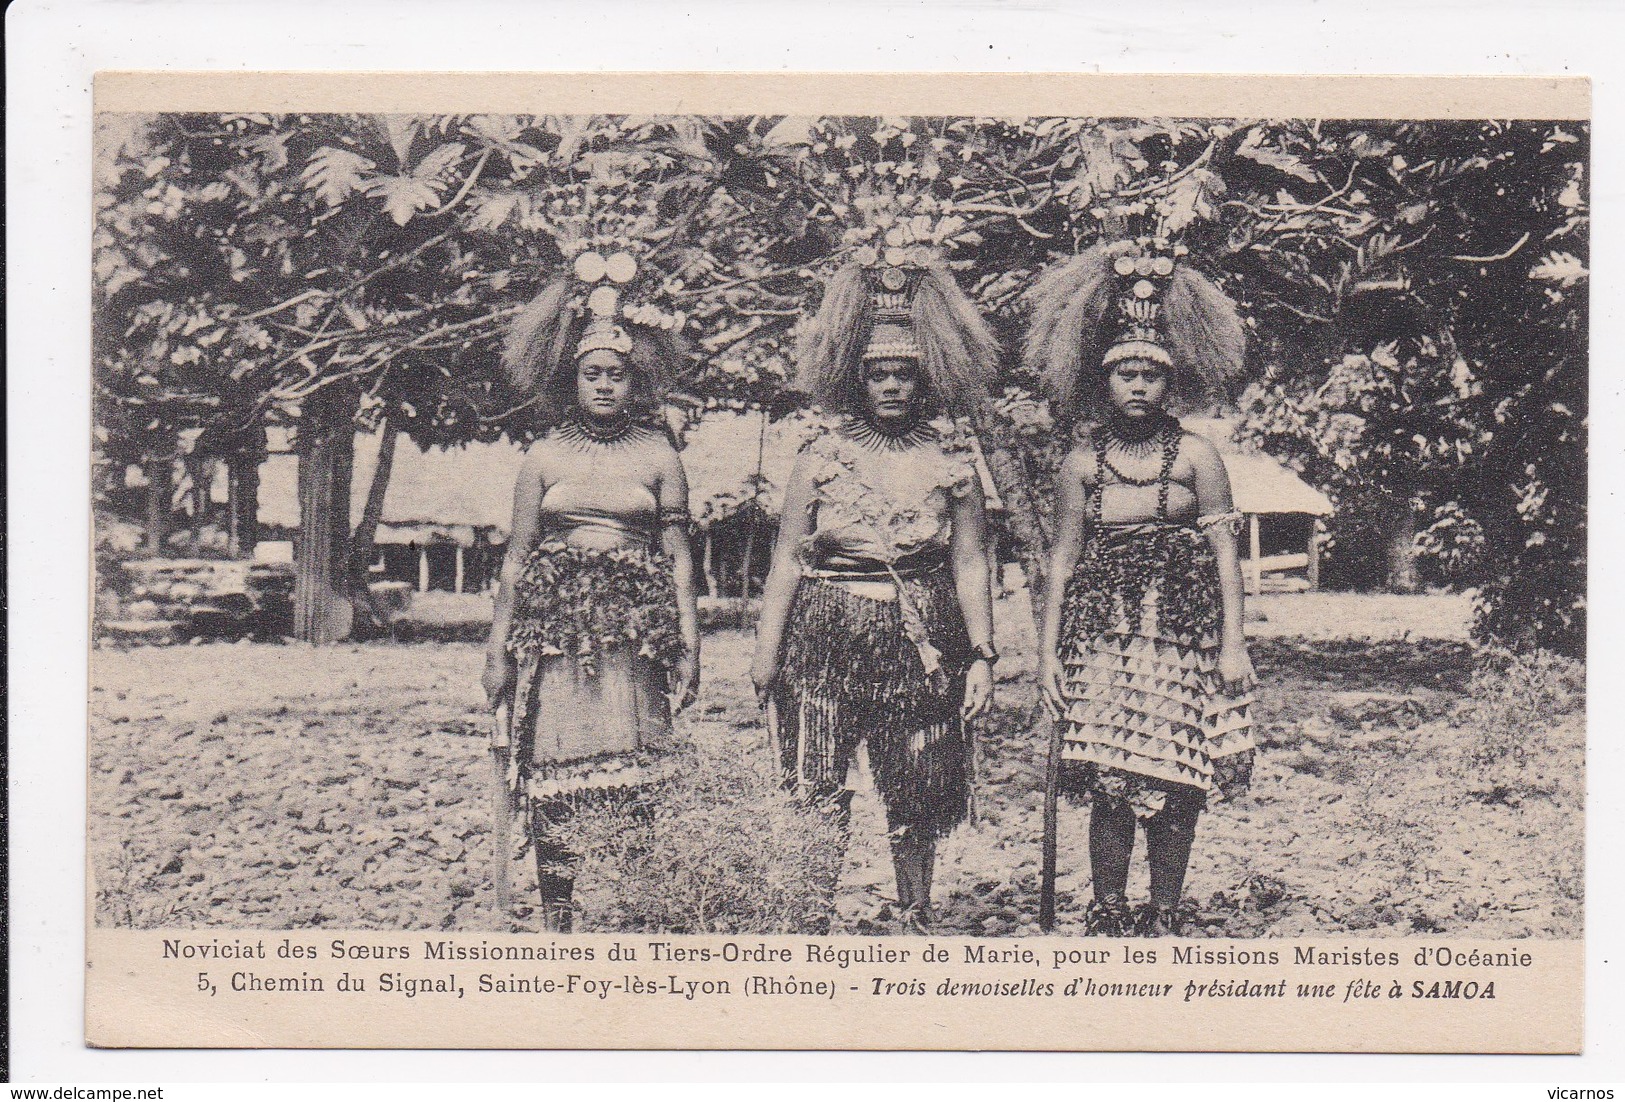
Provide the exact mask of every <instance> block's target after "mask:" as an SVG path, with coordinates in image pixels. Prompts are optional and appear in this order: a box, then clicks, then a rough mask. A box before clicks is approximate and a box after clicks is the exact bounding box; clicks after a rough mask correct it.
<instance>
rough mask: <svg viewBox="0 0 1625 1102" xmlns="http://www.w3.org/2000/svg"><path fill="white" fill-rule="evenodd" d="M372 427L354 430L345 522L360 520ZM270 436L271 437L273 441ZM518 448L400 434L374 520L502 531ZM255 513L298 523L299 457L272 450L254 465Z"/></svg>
mask: <svg viewBox="0 0 1625 1102" xmlns="http://www.w3.org/2000/svg"><path fill="white" fill-rule="evenodd" d="M379 440H380V437H379V436H378V435H377V434H365V435H358V436H357V437H356V440H355V468H354V474H353V476H352V480H351V483H350V523H351V524H352V525H353V524H355V523H357V522H358V521H360V519H361V511H362V509H363V508H364V507H365V506H366V503H367V490H368V489H369V488H370V487H371V485H372V475H373V471H375V470H376V469H377V467H378V444H379ZM276 445H277V442H276V441H274V440H273V441H272V447H273V449H275V448H276ZM523 461H524V449H523V448H521V447H520V446H519V445H518V444H513V443H510V442H508V441H506V440H504V441H500V442H498V443H493V444H480V443H474V444H467V445H464V446H463V447H459V448H446V449H440V448H431V449H429V450H427V451H425V450H422V449H420V448H418V446H417V445H416V444H413V443H412V442H411V441H410V440H406V439H404V438H403V439H401V440H399V441H398V443H397V445H396V449H395V464H394V466H393V467H392V468H391V469H390V474H389V489H388V491H387V492H386V493H385V494H384V511H383V516H382V518H381V520H382V523H384V524H387V525H389V526H391V527H406V526H411V525H421V526H426V527H435V528H443V527H450V526H459V527H469V528H495V529H499V530H500V531H502V532H506V531H507V529H508V524H509V522H510V521H511V520H512V518H513V484H514V479H515V478H516V477H517V476H518V474H519V466H520V464H521V463H522V462H523ZM259 519H260V523H261V524H273V525H277V526H279V527H282V528H297V527H298V526H299V461H298V458H297V457H296V456H294V455H291V454H287V453H286V452H282V453H280V454H279V453H278V452H277V451H275V450H273V452H272V454H271V455H270V456H269V457H267V458H266V460H265V462H264V463H263V464H261V466H260V498H259Z"/></svg>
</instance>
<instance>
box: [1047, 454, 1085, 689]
mask: <svg viewBox="0 0 1625 1102" xmlns="http://www.w3.org/2000/svg"><path fill="white" fill-rule="evenodd" d="M1085 464H1086V459H1085V455H1084V450H1083V449H1082V448H1074V449H1073V450H1072V451H1071V453H1069V454H1068V455H1067V457H1066V459H1065V460H1064V461H1063V462H1062V463H1061V470H1060V473H1059V474H1057V475H1056V479H1055V481H1056V489H1057V500H1056V503H1055V542H1054V544H1053V545H1052V546H1051V547H1050V555H1049V579H1048V583H1047V586H1046V591H1045V594H1044V623H1043V637H1042V638H1041V639H1039V652H1038V653H1039V688H1040V689H1041V690H1042V692H1043V694H1044V701H1045V703H1046V704H1048V706H1049V707H1050V709H1051V711H1052V712H1055V713H1059V712H1060V710H1061V709H1062V707H1063V706H1064V701H1063V699H1062V681H1063V677H1064V671H1063V670H1062V669H1061V659H1060V640H1061V605H1062V604H1063V602H1064V601H1065V599H1066V584H1067V581H1068V580H1069V579H1070V578H1071V577H1072V569H1073V567H1075V566H1077V564H1078V556H1079V555H1080V554H1082V553H1083V530H1084V525H1085V524H1087V523H1088V520H1089V492H1088V487H1087V485H1086V483H1085V481H1084V475H1085Z"/></svg>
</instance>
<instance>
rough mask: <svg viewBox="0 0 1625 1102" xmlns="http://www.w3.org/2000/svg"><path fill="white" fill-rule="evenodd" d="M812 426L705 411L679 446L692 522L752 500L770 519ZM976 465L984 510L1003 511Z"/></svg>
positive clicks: (755, 413)
mask: <svg viewBox="0 0 1625 1102" xmlns="http://www.w3.org/2000/svg"><path fill="white" fill-rule="evenodd" d="M817 427H818V421H817V420H816V419H815V418H814V416H813V415H811V414H807V413H796V414H792V415H791V416H789V417H786V418H783V419H781V420H779V421H769V420H768V419H767V416H766V414H764V413H762V412H761V411H759V410H713V411H711V412H708V413H706V415H705V416H704V417H702V418H701V419H700V423H699V424H698V425H696V426H695V427H694V428H692V429H690V430H689V432H688V437H687V439H686V440H685V441H684V443H683V467H684V468H685V469H686V470H687V471H688V486H689V505H690V508H691V510H692V511H693V514H694V520H695V523H696V524H698V525H700V526H701V527H704V526H706V525H709V524H714V523H717V522H719V521H723V520H726V519H728V518H729V517H731V516H733V515H734V514H735V513H737V512H738V511H739V510H740V509H741V508H743V507H744V506H745V505H746V504H747V503H749V502H751V501H752V500H754V501H755V502H756V504H757V506H758V507H759V508H761V509H762V510H763V511H764V512H766V513H767V514H768V515H769V516H777V515H778V514H779V510H780V508H781V507H782V506H783V504H784V491H785V486H786V484H787V483H788V482H789V480H790V471H791V469H792V468H794V466H795V462H796V454H797V453H798V452H800V450H801V448H802V446H803V445H804V444H806V442H807V440H808V439H809V438H810V437H811V436H812V434H813V433H814V432H816V431H817ZM758 458H759V459H760V475H759V476H758ZM976 466H977V470H978V471H979V472H980V474H981V476H982V491H983V493H985V494H986V495H987V500H988V505H989V508H992V509H995V510H996V509H1000V508H1003V504H1002V502H1001V501H1000V499H999V493H998V490H997V489H996V488H995V487H994V485H993V475H992V473H991V472H989V471H988V469H987V463H986V462H985V461H983V460H982V458H981V456H980V454H978V456H977V464H976Z"/></svg>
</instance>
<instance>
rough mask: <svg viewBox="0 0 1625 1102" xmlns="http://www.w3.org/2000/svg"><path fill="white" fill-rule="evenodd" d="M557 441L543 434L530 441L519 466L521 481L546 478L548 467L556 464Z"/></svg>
mask: <svg viewBox="0 0 1625 1102" xmlns="http://www.w3.org/2000/svg"><path fill="white" fill-rule="evenodd" d="M558 447H559V445H558V441H556V440H554V439H553V438H552V436H551V434H544V435H542V436H539V437H537V438H536V439H535V440H533V441H531V443H530V446H529V447H527V448H526V449H525V457H524V460H523V462H521V463H520V465H519V477H520V478H522V479H540V478H543V477H545V476H546V474H547V471H548V469H549V468H550V467H552V466H553V464H555V463H556V462H558Z"/></svg>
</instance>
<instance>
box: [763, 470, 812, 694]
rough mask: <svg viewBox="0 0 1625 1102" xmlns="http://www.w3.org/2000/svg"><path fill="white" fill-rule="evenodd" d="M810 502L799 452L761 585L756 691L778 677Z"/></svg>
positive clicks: (808, 481)
mask: <svg viewBox="0 0 1625 1102" xmlns="http://www.w3.org/2000/svg"><path fill="white" fill-rule="evenodd" d="M812 503H813V486H812V473H811V463H810V462H809V461H808V459H807V457H806V456H805V455H802V456H801V457H800V458H798V459H797V460H796V465H795V469H794V470H793V471H791V472H790V484H789V486H787V487H786V488H785V491H784V509H783V511H782V513H781V515H780V518H779V539H778V542H777V543H776V544H774V545H773V565H772V567H771V568H770V569H769V570H768V573H767V582H766V584H764V585H763V587H762V613H761V617H760V618H759V619H758V620H757V622H756V658H755V660H754V661H753V662H752V663H751V668H750V675H751V680H752V681H753V682H755V684H756V691H757V693H758V694H765V693H766V692H767V690H768V689H769V688H771V687H772V685H773V682H774V681H776V680H778V676H779V654H780V652H781V651H782V650H783V649H784V628H785V624H786V622H787V621H788V620H789V618H790V603H791V602H792V601H794V600H795V596H796V585H797V584H798V583H799V582H800V581H801V562H800V559H799V558H798V555H799V553H800V550H801V545H802V543H803V541H805V540H806V538H807V536H808V535H810V534H811V532H812V508H811V506H812Z"/></svg>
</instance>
